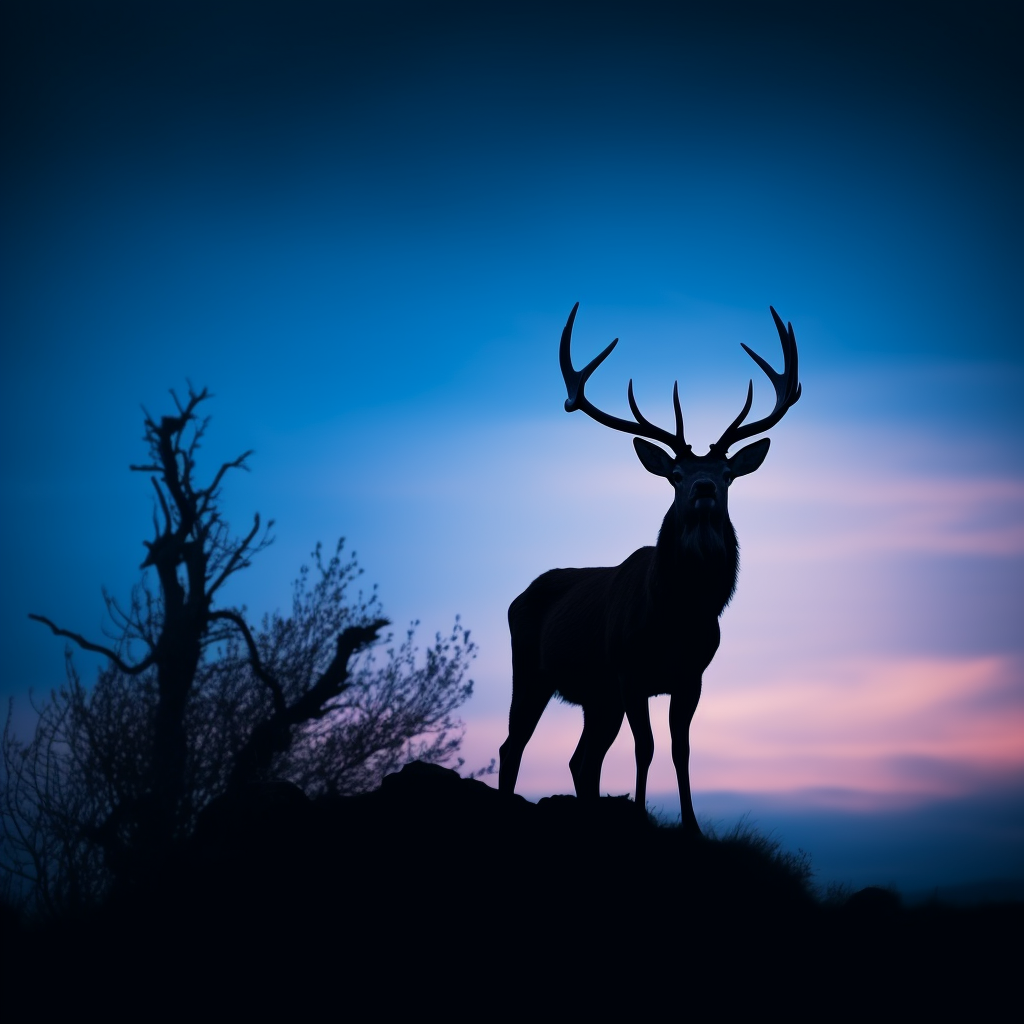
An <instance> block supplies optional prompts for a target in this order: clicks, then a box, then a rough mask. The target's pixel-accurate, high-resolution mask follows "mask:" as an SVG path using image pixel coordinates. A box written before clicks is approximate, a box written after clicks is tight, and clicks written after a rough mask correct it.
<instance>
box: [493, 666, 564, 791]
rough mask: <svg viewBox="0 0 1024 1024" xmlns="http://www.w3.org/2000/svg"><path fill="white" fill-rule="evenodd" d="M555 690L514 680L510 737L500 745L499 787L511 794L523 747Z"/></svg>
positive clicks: (509, 719) (509, 720)
mask: <svg viewBox="0 0 1024 1024" xmlns="http://www.w3.org/2000/svg"><path fill="white" fill-rule="evenodd" d="M553 692H554V691H550V690H546V689H543V688H542V689H540V690H536V689H533V688H530V687H523V686H520V687H519V689H516V686H515V683H514V682H513V684H512V706H511V708H509V712H508V739H507V740H505V742H504V743H502V745H501V746H500V747H499V748H498V757H499V761H498V790H499V792H502V793H505V794H507V795H508V796H511V795H512V794H513V793H514V792H515V790H516V779H518V778H519V766H520V764H522V761H523V751H524V750H525V749H526V744H527V743H529V742H530V737H531V736H532V735H533V731H534V729H536V728H537V723H538V722H539V721H540V716H541V715H542V714H544V709H545V708H546V707H547V706H548V701H549V700H551V694H552V693H553Z"/></svg>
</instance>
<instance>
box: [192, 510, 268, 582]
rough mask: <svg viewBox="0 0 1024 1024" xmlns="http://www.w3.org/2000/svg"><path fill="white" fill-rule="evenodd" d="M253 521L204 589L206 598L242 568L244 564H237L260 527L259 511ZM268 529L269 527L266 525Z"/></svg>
mask: <svg viewBox="0 0 1024 1024" xmlns="http://www.w3.org/2000/svg"><path fill="white" fill-rule="evenodd" d="M253 518H254V520H255V521H254V522H253V524H252V529H251V530H250V531H249V532H248V533H247V534H246V536H245V537H243V538H242V540H241V541H240V542H239V543H238V546H237V547H236V548H235V550H234V551H233V552H232V553H231V557H230V558H229V559H228V563H227V565H226V566H224V568H223V569H222V570H221V574H220V575H219V576H218V577H217V578H216V579H215V580H214V581H213V583H212V584H211V585H210V587H209V588H208V589H207V591H206V596H207V598H212V597H213V595H214V594H215V593H216V591H217V590H218V589H219V588H220V587H221V585H222V584H223V583H224V581H225V580H226V579H227V578H228V577H229V576H230V575H231V574H232V573H233V572H234V571H235V570H236V569H239V568H243V567H244V566H241V565H239V563H240V562H241V561H242V556H243V555H244V554H245V552H246V550H247V549H248V547H249V545H250V544H251V543H252V540H253V538H254V537H255V536H256V534H257V533H258V532H259V529H260V514H259V512H257V513H256V515H255V516H254V517H253ZM268 529H269V527H268Z"/></svg>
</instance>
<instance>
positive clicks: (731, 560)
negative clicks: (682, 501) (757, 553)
mask: <svg viewBox="0 0 1024 1024" xmlns="http://www.w3.org/2000/svg"><path fill="white" fill-rule="evenodd" d="M738 571H739V544H738V542H737V540H736V532H735V531H734V530H733V527H732V522H731V521H730V519H729V517H728V516H725V517H723V518H722V519H720V520H719V521H718V522H714V521H712V520H707V519H705V520H698V521H694V522H692V523H684V524H682V525H681V526H680V525H679V523H678V521H677V512H676V508H675V505H673V506H672V507H671V508H670V509H669V510H668V512H667V513H666V514H665V518H664V520H663V521H662V524H661V530H660V532H659V533H658V543H657V545H656V546H655V549H654V558H653V560H652V562H651V567H650V574H649V577H648V586H649V591H650V593H651V596H652V597H653V598H655V599H656V600H658V601H665V600H669V601H671V602H672V603H674V604H679V605H682V606H683V607H684V608H685V610H687V611H696V612H701V611H706V612H710V613H713V614H714V615H715V616H716V617H717V616H718V615H720V614H721V613H722V610H723V609H724V608H725V606H726V605H727V604H728V603H729V601H730V600H731V598H732V595H733V591H734V590H735V589H736V575H737V573H738Z"/></svg>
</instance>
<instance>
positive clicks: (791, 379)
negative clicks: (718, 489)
mask: <svg viewBox="0 0 1024 1024" xmlns="http://www.w3.org/2000/svg"><path fill="white" fill-rule="evenodd" d="M768 308H769V309H770V310H771V311H772V319H774V321H775V327H776V329H777V330H778V332H779V338H780V340H781V341H782V358H783V364H782V373H776V372H775V370H773V369H772V368H771V366H770V365H769V364H768V363H767V362H766V361H765V360H764V359H762V358H761V357H760V356H759V355H758V354H757V353H756V352H754V351H753V350H752V349H749V348H747V346H746V345H743V342H740V344H741V345H743V348H744V350H745V351H746V353H747V355H748V356H750V358H751V359H753V360H754V362H755V363H757V365H758V366H760V367H761V369H762V370H764V372H765V374H766V375H767V377H768V379H769V380H770V381H771V382H772V384H773V385H774V387H775V408H774V409H773V410H772V411H771V413H770V414H769V415H767V416H765V417H764V419H760V420H755V421H754V422H753V423H747V424H746V425H745V426H741V425H740V424H742V423H743V421H744V419H746V416H747V413H748V412H750V406H751V404H752V403H753V401H754V382H753V381H751V382H750V384H749V385H748V386H747V400H746V402H745V403H744V404H743V409H742V410H741V411H740V414H739V416H737V417H736V419H734V420H733V421H732V423H730V424H729V426H727V427H726V428H725V433H724V434H722V436H721V437H720V438H719V439H718V440H717V441H716V442H715V443H714V444H713V445H712V446H711V450H712V451H713V452H714V451H717V453H718V454H720V455H724V454H725V453H726V452H727V451H728V450H729V448H730V447H731V446H732V445H734V444H735V443H736V442H737V441H742V440H743V439H744V438H745V437H753V436H754V435H755V434H760V433H763V432H764V431H765V430H768V429H769V428H770V427H774V426H775V424H776V423H778V422H779V420H781V419H782V417H783V416H785V415H786V410H787V409H788V408H789V407H790V406H791V405H796V402H797V399H799V397H800V390H801V389H800V381H799V379H798V375H797V353H796V337H795V336H794V334H793V325H792V324H787V325H786V326H785V327H783V325H782V319H781V317H780V316H779V314H778V313H776V312H775V307H774V306H769V307H768ZM602 358H603V357H602Z"/></svg>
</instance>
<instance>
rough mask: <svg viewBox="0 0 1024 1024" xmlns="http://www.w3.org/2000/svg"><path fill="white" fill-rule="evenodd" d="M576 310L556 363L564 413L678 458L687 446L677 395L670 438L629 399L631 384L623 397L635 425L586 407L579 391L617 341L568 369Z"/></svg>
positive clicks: (576, 306) (564, 332) (568, 323)
mask: <svg viewBox="0 0 1024 1024" xmlns="http://www.w3.org/2000/svg"><path fill="white" fill-rule="evenodd" d="M579 308H580V304H579V303H578V302H577V303H576V305H575V306H573V307H572V312H571V313H570V314H569V319H568V320H566V322H565V328H564V329H563V330H562V340H561V343H560V344H559V347H558V362H559V365H560V366H561V368H562V378H563V380H564V381H565V390H566V392H567V394H568V397H567V398H566V400H565V411H566V412H575V411H576V410H577V409H581V410H582V411H583V412H585V413H586V414H587V415H588V416H589V417H590V418H591V419H593V420H597V422H598V423H601V424H603V425H604V426H606V427H611V428H612V429H613V430H622V431H624V432H625V433H627V434H639V435H640V436H641V437H648V438H650V439H651V440H652V441H660V442H661V443H662V444H667V445H668V446H669V447H670V448H671V449H672V450H673V451H674V452H675V454H676V455H677V456H679V457H681V456H683V455H684V454H686V453H687V452H689V446H688V445H687V444H686V442H685V441H684V440H683V431H682V419H683V414H682V411H681V410H680V408H679V396H678V393H677V394H676V395H675V408H676V433H675V434H674V435H673V434H670V433H669V432H668V431H667V430H662V429H661V427H657V426H655V425H654V424H653V423H651V422H650V421H649V420H648V419H646V418H645V417H644V416H643V415H642V413H641V412H640V409H639V408H638V406H637V404H636V399H635V398H634V397H633V382H632V380H631V381H630V382H629V387H628V388H627V391H626V393H627V396H628V398H629V407H630V409H631V410H632V412H633V415H634V416H635V417H636V422H635V423H632V422H630V421H629V420H624V419H620V418H619V417H618V416H612V415H610V414H609V413H606V412H604V411H602V410H601V409H598V408H597V406H595V405H592V404H591V403H590V401H589V400H588V399H587V396H586V395H585V394H584V391H583V389H584V387H585V385H586V383H587V381H588V380H589V379H590V376H591V374H592V373H593V372H594V371H595V370H596V369H597V368H598V367H599V366H600V365H601V363H603V362H604V361H605V359H607V358H608V356H609V355H610V354H611V351H612V349H613V348H615V346H616V345H617V344H618V342H619V339H618V338H616V339H615V340H614V341H613V342H612V343H611V344H610V345H609V346H608V347H607V348H606V349H605V350H604V351H603V352H601V353H600V354H599V355H598V356H596V357H595V358H594V359H592V360H591V361H590V362H589V363H587V365H586V366H584V367H583V369H582V370H576V369H575V368H574V367H573V365H572V356H571V354H570V346H571V344H572V327H573V324H574V323H575V321H576V311H577V310H578V309H579Z"/></svg>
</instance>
